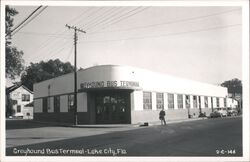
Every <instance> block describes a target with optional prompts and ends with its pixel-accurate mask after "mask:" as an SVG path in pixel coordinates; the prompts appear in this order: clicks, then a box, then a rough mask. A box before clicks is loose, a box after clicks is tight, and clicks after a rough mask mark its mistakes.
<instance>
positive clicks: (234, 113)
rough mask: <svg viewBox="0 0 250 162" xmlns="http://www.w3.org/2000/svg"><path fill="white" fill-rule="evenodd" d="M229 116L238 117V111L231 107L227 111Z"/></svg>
mask: <svg viewBox="0 0 250 162" xmlns="http://www.w3.org/2000/svg"><path fill="white" fill-rule="evenodd" d="M227 115H228V116H237V115H238V111H237V109H236V108H231V107H229V108H228V109H227Z"/></svg>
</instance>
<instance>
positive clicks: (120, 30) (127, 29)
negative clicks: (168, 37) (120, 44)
mask: <svg viewBox="0 0 250 162" xmlns="http://www.w3.org/2000/svg"><path fill="white" fill-rule="evenodd" d="M238 10H240V9H233V10H228V11H223V12H219V13H213V14H209V15H204V16H199V17H191V18H187V19H180V20H176V21H169V22H163V23H158V24H151V25H145V26H138V27H133V28H126V29H118V30H109V31H103V32H101V31H100V32H89V33H88V34H100V33H110V32H123V31H130V30H137V29H144V28H152V27H155V26H162V25H167V24H174V23H180V22H185V21H190V20H197V19H202V18H206V17H211V16H216V15H221V14H225V13H229V12H234V11H238Z"/></svg>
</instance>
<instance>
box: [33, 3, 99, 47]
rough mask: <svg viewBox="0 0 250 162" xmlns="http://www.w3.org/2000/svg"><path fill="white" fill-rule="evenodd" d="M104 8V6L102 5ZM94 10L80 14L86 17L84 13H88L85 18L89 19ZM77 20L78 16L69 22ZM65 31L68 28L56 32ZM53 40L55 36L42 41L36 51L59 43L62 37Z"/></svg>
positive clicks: (61, 32)
mask: <svg viewBox="0 0 250 162" xmlns="http://www.w3.org/2000/svg"><path fill="white" fill-rule="evenodd" d="M102 8H103V7H102ZM94 11H96V10H92V11H91V10H90V9H89V10H88V11H86V12H84V13H81V14H80V15H81V16H82V17H84V16H83V15H84V14H85V15H86V14H87V16H85V19H87V18H89V17H90V16H92V13H93V12H94ZM75 20H76V17H75V18H73V19H71V20H70V21H69V22H72V21H75ZM76 24H77V22H76V23H75V24H74V25H76ZM63 33H66V30H65V29H64V28H63V29H62V30H60V31H57V32H55V34H63ZM52 40H53V38H48V39H46V40H45V41H44V42H43V43H41V45H40V46H39V47H38V48H36V51H42V50H43V49H45V48H46V47H47V46H48V45H55V44H56V43H58V41H59V40H60V39H56V41H54V42H52V43H51V41H52Z"/></svg>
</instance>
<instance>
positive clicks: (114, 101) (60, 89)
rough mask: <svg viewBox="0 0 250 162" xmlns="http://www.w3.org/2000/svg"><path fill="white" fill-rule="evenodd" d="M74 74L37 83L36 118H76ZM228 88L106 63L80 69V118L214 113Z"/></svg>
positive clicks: (130, 119) (100, 120)
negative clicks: (161, 113)
mask: <svg viewBox="0 0 250 162" xmlns="http://www.w3.org/2000/svg"><path fill="white" fill-rule="evenodd" d="M73 75H74V74H73V73H70V74H66V75H63V76H60V77H56V78H53V79H49V80H46V81H42V82H39V83H36V84H34V120H38V121H46V122H59V123H71V124H72V123H74V76H73ZM227 96H228V93H227V88H224V87H220V86H215V85H211V84H207V83H201V82H197V81H192V80H188V79H183V78H177V77H173V76H169V75H166V74H161V73H156V72H152V71H149V70H145V69H140V68H135V67H130V66H121V65H101V66H94V67H90V68H87V69H84V70H79V71H78V72H77V116H78V124H138V123H145V122H149V123H150V122H156V121H159V112H160V110H162V109H164V110H165V112H166V119H167V120H178V119H187V118H189V117H190V116H192V117H198V115H199V114H200V113H206V114H207V115H209V114H210V113H211V112H212V111H213V109H214V108H224V107H227Z"/></svg>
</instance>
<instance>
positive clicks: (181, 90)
mask: <svg viewBox="0 0 250 162" xmlns="http://www.w3.org/2000/svg"><path fill="white" fill-rule="evenodd" d="M77 75H78V77H77V78H78V85H77V88H78V89H80V84H81V83H84V82H93V81H95V82H98V81H104V83H105V86H106V81H117V84H118V86H119V84H120V81H122V80H123V81H124V80H125V81H135V82H139V85H140V87H141V88H142V89H143V90H145V91H152V92H169V93H175V94H191V95H201V96H217V97H226V95H227V89H226V88H224V87H220V86H215V85H211V84H206V83H201V82H197V81H192V80H187V79H183V78H177V77H173V76H169V75H166V74H161V73H156V72H152V71H149V70H145V69H139V68H134V67H129V66H116V65H104V66H96V67H91V68H88V69H85V70H80V71H78V73H77ZM69 83H73V73H71V74H66V75H63V76H60V77H57V78H53V79H50V80H47V81H43V82H40V83H37V84H34V95H35V96H34V97H35V98H40V97H45V96H53V95H58V94H65V93H72V92H73V88H74V87H73V84H69Z"/></svg>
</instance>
